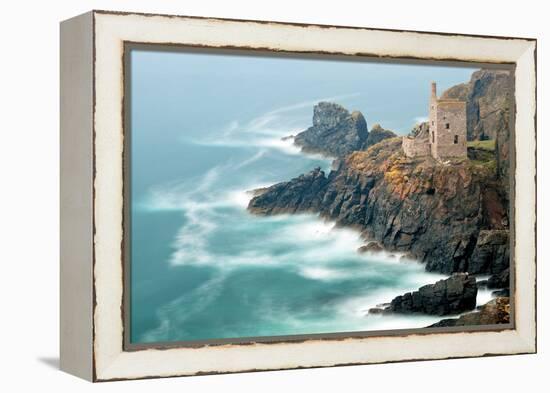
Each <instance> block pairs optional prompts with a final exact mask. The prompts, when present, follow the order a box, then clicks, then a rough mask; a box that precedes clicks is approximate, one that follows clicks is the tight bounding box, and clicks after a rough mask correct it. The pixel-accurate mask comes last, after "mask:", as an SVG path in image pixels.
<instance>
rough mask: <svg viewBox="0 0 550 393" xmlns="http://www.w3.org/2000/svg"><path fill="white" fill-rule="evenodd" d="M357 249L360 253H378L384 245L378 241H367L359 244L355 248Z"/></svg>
mask: <svg viewBox="0 0 550 393" xmlns="http://www.w3.org/2000/svg"><path fill="white" fill-rule="evenodd" d="M357 251H358V252H359V253H361V254H363V253H366V252H368V253H378V252H382V251H384V247H383V246H382V245H381V244H380V243H378V242H369V243H367V244H365V245H364V246H361V247H359V248H358V249H357Z"/></svg>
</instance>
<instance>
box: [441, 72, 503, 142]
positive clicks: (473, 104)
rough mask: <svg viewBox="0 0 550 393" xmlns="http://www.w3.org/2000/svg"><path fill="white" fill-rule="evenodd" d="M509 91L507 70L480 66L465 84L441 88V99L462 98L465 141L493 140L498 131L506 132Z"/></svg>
mask: <svg viewBox="0 0 550 393" xmlns="http://www.w3.org/2000/svg"><path fill="white" fill-rule="evenodd" d="M512 94H513V91H512V77H511V75H510V72H509V71H503V70H487V69H483V70H479V71H476V72H474V73H473V74H472V77H471V78H470V81H469V82H468V83H462V84H459V85H456V86H453V87H451V88H449V89H447V90H446V91H444V92H443V93H442V95H441V98H442V99H445V98H456V99H459V100H463V101H466V114H467V127H468V129H467V131H468V140H484V139H496V138H497V134H498V132H499V130H502V129H505V130H506V132H507V131H508V127H509V121H510V108H511V107H512V103H513V96H512Z"/></svg>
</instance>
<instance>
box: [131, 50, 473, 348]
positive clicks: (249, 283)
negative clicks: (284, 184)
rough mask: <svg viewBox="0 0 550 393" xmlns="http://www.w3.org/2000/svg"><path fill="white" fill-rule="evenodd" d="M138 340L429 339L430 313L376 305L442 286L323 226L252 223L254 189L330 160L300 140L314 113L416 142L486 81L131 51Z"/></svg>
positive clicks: (318, 63) (459, 75) (333, 64)
mask: <svg viewBox="0 0 550 393" xmlns="http://www.w3.org/2000/svg"><path fill="white" fill-rule="evenodd" d="M131 63H132V65H131V86H132V88H131V105H132V106H131V127H132V130H131V133H132V137H131V176H132V179H131V187H132V188H131V198H132V206H131V258H132V259H131V335H132V337H131V341H132V342H134V343H146V342H166V341H181V340H204V339H216V338H234V337H253V336H273V335H277V336H279V335H293V334H308V333H310V334H311V333H332V332H350V331H364V330H380V329H397V328H414V327H423V326H426V325H429V324H431V323H434V322H436V321H438V320H439V319H440V318H438V317H430V316H368V317H366V316H365V314H366V312H367V310H368V309H369V308H370V307H373V306H375V305H376V304H379V303H381V302H386V301H390V300H391V299H392V298H393V297H394V296H396V295H399V294H402V293H404V292H407V291H411V290H415V289H417V288H418V287H419V286H421V285H424V284H428V283H433V282H435V281H436V280H437V279H439V278H442V277H443V276H440V275H436V274H433V273H427V272H425V271H424V267H423V265H421V264H419V263H417V262H415V261H409V260H405V259H402V258H400V257H401V256H400V255H390V254H387V253H382V254H377V255H376V256H372V255H371V256H369V255H364V254H363V255H360V254H358V253H357V252H356V249H357V248H358V247H360V246H361V245H362V244H363V242H362V241H361V239H360V237H359V233H358V232H356V231H354V230H351V229H345V228H334V224H333V223H331V222H325V221H323V220H322V219H320V218H318V217H317V216H316V215H282V216H275V217H261V216H254V215H251V214H249V213H248V212H247V210H246V206H247V204H248V201H249V199H250V198H251V196H252V195H251V193H250V192H249V191H251V190H254V189H256V188H259V187H265V186H268V185H271V184H274V183H276V182H280V181H285V180H289V179H291V178H293V177H296V176H298V175H300V174H302V173H305V172H308V171H310V170H312V169H314V168H315V167H318V166H320V167H321V168H322V169H323V170H325V172H326V173H327V174H328V172H329V171H330V167H331V160H330V159H327V158H324V157H321V156H313V155H305V154H303V153H301V152H300V151H299V149H298V148H296V147H295V146H293V144H292V140H285V141H283V140H282V139H281V138H282V137H284V136H288V135H291V134H296V133H298V132H300V131H302V130H304V129H306V128H307V127H309V126H310V124H311V117H312V113H313V106H314V105H315V104H316V103H317V102H319V101H332V102H337V103H339V104H341V105H343V106H344V107H346V108H347V109H349V110H350V111H351V110H360V111H362V113H363V114H364V116H365V118H366V120H367V123H368V125H369V128H370V127H371V126H372V125H373V124H375V123H381V125H382V126H383V127H384V128H388V129H392V130H393V131H395V132H396V133H398V134H406V133H407V132H409V131H410V129H411V128H412V127H413V126H414V124H415V123H416V122H418V121H420V120H422V119H423V118H424V117H425V116H426V112H427V105H428V98H429V83H430V81H432V80H435V81H436V82H437V83H438V87H439V88H440V91H443V90H444V89H445V88H447V87H450V86H452V85H454V84H457V83H461V82H465V81H467V80H468V79H469V77H470V75H471V73H472V72H473V69H469V68H451V67H434V66H419V65H398V64H383V63H367V62H358V61H349V62H344V61H327V60H312V59H309V60H308V59H298V58H279V57H269V56H262V57H249V56H235V55H232V56H228V55H227V54H223V55H220V54H217V55H214V54H205V53H202V52H196V53H184V52H154V51H142V50H134V51H132V54H131Z"/></svg>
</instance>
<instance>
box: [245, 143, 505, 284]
mask: <svg viewBox="0 0 550 393" xmlns="http://www.w3.org/2000/svg"><path fill="white" fill-rule="evenodd" d="M500 187H501V184H500V183H499V181H498V180H497V179H496V176H495V166H494V161H489V162H482V161H470V160H457V161H454V162H451V163H449V164H447V165H443V164H441V163H438V162H436V161H435V160H433V159H432V158H430V157H428V158H426V157H424V158H420V159H410V158H407V157H406V156H405V155H404V154H403V153H402V150H401V140H400V138H392V139H386V140H383V141H382V142H380V143H377V144H375V145H373V146H371V147H370V148H368V150H366V151H355V152H353V153H351V154H349V155H348V156H347V157H345V158H344V159H342V160H339V163H338V165H337V168H336V169H334V170H332V171H331V172H330V174H328V175H326V174H325V173H324V172H323V171H321V170H320V169H315V170H314V171H312V172H310V173H308V174H304V175H301V176H299V177H297V178H295V179H292V180H290V181H288V182H283V183H279V184H276V185H274V186H271V187H268V188H267V189H265V190H263V191H262V193H261V194H260V195H257V196H256V197H254V198H252V200H251V201H250V203H249V206H248V209H249V210H250V211H251V212H253V213H256V214H264V215H272V214H280V213H296V212H315V213H320V214H321V216H322V217H326V218H328V219H331V220H334V221H336V222H337V223H338V224H339V225H346V226H352V227H355V228H358V229H359V230H360V231H361V232H362V234H363V235H364V237H365V238H366V239H369V240H376V241H378V242H379V243H380V244H382V246H383V247H384V248H385V249H388V250H397V251H402V252H406V253H408V254H410V255H411V256H412V257H414V258H417V259H419V260H421V261H424V262H425V263H426V269H427V270H429V271H437V272H442V273H452V272H469V271H470V270H471V269H474V267H475V270H476V272H477V273H500V272H501V271H502V270H504V269H505V268H506V267H508V259H507V258H508V255H509V252H508V251H507V250H508V242H507V237H508V229H507V224H508V217H507V211H506V209H505V208H504V204H503V202H502V199H501V198H500V196H499V192H498V190H499V189H500ZM480 235H481V236H480Z"/></svg>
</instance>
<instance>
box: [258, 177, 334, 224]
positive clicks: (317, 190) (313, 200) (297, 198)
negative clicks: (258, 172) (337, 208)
mask: <svg viewBox="0 0 550 393" xmlns="http://www.w3.org/2000/svg"><path fill="white" fill-rule="evenodd" d="M327 181H328V179H327V178H326V177H325V173H324V172H323V171H322V170H321V168H316V169H314V170H313V171H311V172H310V173H308V174H305V175H300V176H298V177H297V178H294V179H292V180H291V181H289V182H284V183H278V184H275V185H274V186H271V187H268V188H267V190H265V191H263V192H262V193H260V194H259V195H257V196H255V197H254V198H252V199H251V200H250V202H249V204H248V210H249V211H250V212H252V213H255V214H264V215H271V214H282V213H295V212H297V211H300V212H307V211H318V210H319V208H320V206H321V202H322V198H323V190H324V187H325V186H326V183H327Z"/></svg>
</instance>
